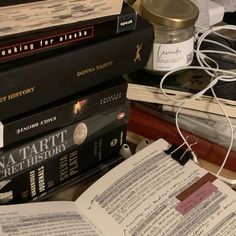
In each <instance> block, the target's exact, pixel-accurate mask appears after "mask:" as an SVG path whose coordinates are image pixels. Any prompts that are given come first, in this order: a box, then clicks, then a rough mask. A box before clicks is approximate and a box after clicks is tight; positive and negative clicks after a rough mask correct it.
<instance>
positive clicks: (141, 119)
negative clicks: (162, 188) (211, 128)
mask: <svg viewBox="0 0 236 236" xmlns="http://www.w3.org/2000/svg"><path fill="white" fill-rule="evenodd" d="M128 130H130V131H132V132H134V133H137V134H140V135H142V136H144V137H147V138H150V139H152V140H156V139H158V138H164V139H166V140H168V142H170V143H176V144H177V145H180V144H182V143H183V140H182V139H181V137H180V135H179V133H178V131H177V129H176V126H175V124H173V123H172V122H170V121H167V120H165V119H161V118H159V117H157V116H155V115H152V114H150V113H148V112H145V111H143V110H140V109H138V108H137V107H135V106H134V105H132V106H131V110H130V119H129V124H128ZM181 131H182V133H183V135H184V136H185V137H187V136H189V137H192V136H194V137H196V139H197V144H196V145H193V146H192V149H193V151H194V152H195V154H196V155H197V157H199V158H200V159H202V160H206V161H208V162H211V163H214V164H216V165H218V166H221V164H222V163H223V161H224V158H225V155H226V152H227V149H226V148H225V147H223V146H220V145H218V144H215V143H213V142H211V141H209V140H207V139H204V138H202V137H200V136H198V135H195V134H192V133H191V132H188V131H186V130H183V129H181ZM225 168H226V169H229V170H232V171H236V153H235V152H234V151H231V152H230V154H229V157H228V160H227V162H226V164H225Z"/></svg>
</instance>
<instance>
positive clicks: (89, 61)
mask: <svg viewBox="0 0 236 236" xmlns="http://www.w3.org/2000/svg"><path fill="white" fill-rule="evenodd" d="M153 40H154V35H153V26H152V25H151V24H150V23H149V22H148V21H146V20H145V19H143V18H142V17H138V21H137V26H136V29H135V30H133V31H131V32H128V33H124V34H120V35H118V36H117V37H113V38H110V39H107V40H105V41H100V42H96V43H91V44H88V45H86V46H84V47H79V48H78V47H75V48H74V47H73V48H71V49H70V50H69V51H68V50H65V51H64V52H57V53H55V55H51V56H49V55H46V54H45V55H41V56H40V55H35V56H34V59H32V58H30V59H29V58H23V59H22V60H17V61H13V62H8V63H4V64H2V65H1V68H0V81H1V87H0V120H4V119H7V118H11V117H13V116H16V115H18V114H22V113H24V112H27V111H30V110H32V109H35V108H38V107H40V106H43V105H46V104H48V103H51V102H55V101H57V100H58V99H62V98H65V97H67V96H70V95H73V94H75V93H79V92H81V91H84V90H86V89H88V88H91V87H95V86H97V85H99V84H102V83H103V82H106V81H108V80H112V79H114V78H116V77H118V76H121V75H122V74H126V73H131V72H133V71H135V70H138V69H140V68H142V67H144V66H145V65H146V63H147V60H148V58H149V54H150V52H151V49H152V42H153ZM56 51H57V50H56ZM124 52H125V53H124ZM24 59H25V60H24ZM26 59H27V60H26ZM23 104H24V105H23Z"/></svg>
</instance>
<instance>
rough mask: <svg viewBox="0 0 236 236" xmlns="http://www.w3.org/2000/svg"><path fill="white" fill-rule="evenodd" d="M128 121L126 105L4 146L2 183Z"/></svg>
mask: <svg viewBox="0 0 236 236" xmlns="http://www.w3.org/2000/svg"><path fill="white" fill-rule="evenodd" d="M128 118H129V103H128V102H127V103H125V104H122V105H120V106H115V107H113V108H110V109H106V110H104V111H102V112H100V113H99V114H95V115H93V116H90V117H88V118H86V119H84V120H80V121H78V122H75V123H72V124H70V125H68V126H64V127H62V128H59V129H57V130H54V131H51V132H47V133H45V134H43V135H39V136H36V137H35V138H34V139H27V140H24V141H23V142H19V143H17V144H16V145H9V146H7V147H4V148H2V149H1V151H0V180H4V179H9V178H12V177H13V176H14V175H16V174H17V173H19V172H21V171H24V170H25V169H26V168H29V167H31V166H34V165H36V164H38V163H40V162H42V161H45V160H47V159H49V158H52V157H54V156H56V155H61V154H62V153H63V152H64V151H67V150H69V149H71V148H75V147H78V146H79V145H82V144H85V143H87V142H89V141H91V140H93V139H95V138H96V137H98V136H99V135H100V134H101V132H106V131H107V130H110V129H111V128H115V127H117V126H119V125H121V124H127V123H128Z"/></svg>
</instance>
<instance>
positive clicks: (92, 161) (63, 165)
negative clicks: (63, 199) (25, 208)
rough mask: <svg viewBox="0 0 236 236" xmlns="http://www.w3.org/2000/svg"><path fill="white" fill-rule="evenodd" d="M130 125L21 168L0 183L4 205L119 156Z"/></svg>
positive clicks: (29, 198) (54, 186)
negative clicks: (16, 173)
mask: <svg viewBox="0 0 236 236" xmlns="http://www.w3.org/2000/svg"><path fill="white" fill-rule="evenodd" d="M126 130H127V124H122V125H120V126H119V127H115V126H114V128H113V127H112V126H111V127H110V129H109V130H106V132H103V131H102V130H101V132H100V134H99V136H98V137H96V138H94V139H92V140H91V141H89V142H87V143H84V144H82V145H79V146H73V147H72V148H69V150H65V151H64V152H62V153H61V154H59V155H56V156H54V157H51V158H49V159H47V160H45V161H42V162H40V163H39V164H36V165H33V166H32V167H30V168H27V169H25V170H23V171H21V172H20V173H19V174H18V175H16V176H15V177H13V178H9V179H6V180H3V181H1V182H0V185H1V189H0V204H13V203H22V202H28V201H33V200H35V199H39V198H40V196H43V195H47V192H48V191H50V190H54V191H55V189H58V188H60V186H61V185H63V184H66V183H69V182H71V181H74V180H75V179H77V178H78V177H79V176H80V175H82V174H83V173H85V172H86V171H89V170H90V169H91V168H95V167H96V166H97V165H99V164H101V163H102V162H104V161H105V160H109V159H111V158H113V157H115V156H117V157H118V155H119V151H120V148H121V146H122V145H123V144H124V143H125V139H126V138H125V137H126Z"/></svg>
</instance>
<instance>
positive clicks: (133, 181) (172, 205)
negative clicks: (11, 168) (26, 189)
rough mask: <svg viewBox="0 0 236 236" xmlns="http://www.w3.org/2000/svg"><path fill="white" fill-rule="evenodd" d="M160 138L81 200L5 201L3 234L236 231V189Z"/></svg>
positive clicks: (1, 218)
mask: <svg viewBox="0 0 236 236" xmlns="http://www.w3.org/2000/svg"><path fill="white" fill-rule="evenodd" d="M170 146H171V145H170V144H168V143H167V142H166V141H165V140H163V139H160V140H157V141H155V142H153V143H152V144H150V145H149V146H148V147H146V148H144V149H142V150H141V151H140V152H138V153H137V154H135V155H133V156H132V157H130V158H129V159H127V160H126V161H124V162H122V163H121V164H119V165H118V166H116V167H115V168H114V169H113V170H111V171H110V172H108V173H107V174H106V175H104V176H103V177H102V178H100V179H99V180H98V181H97V182H95V183H94V184H93V185H92V186H91V187H90V188H88V189H87V190H86V191H85V192H84V193H83V194H82V195H81V196H80V197H79V198H78V199H77V200H76V201H75V202H70V201H55V202H53V201H52V202H40V203H28V204H19V205H9V206H1V207H0V235H1V236H6V235H8V236H9V235H11V236H14V235H31V236H32V235H79V236H80V235H83V236H85V235H86V236H88V235H93V236H95V235H96V236H98V235H109V236H111V235H112V236H116V235H117V236H121V235H124V236H128V235H132V236H135V235H137V236H139V235H152V236H153V235H158V236H159V235H160V236H161V235H163V236H166V235H169V236H175V235H181V236H185V235H198V236H200V235H201V236H202V235H227V236H229V235H236V212H235V209H236V192H234V191H233V190H232V189H231V188H230V187H229V186H227V185H226V184H224V183H223V182H221V181H220V180H218V179H216V177H215V176H213V175H212V174H210V173H208V172H207V171H205V170H204V169H202V168H200V167H198V166H197V165H196V164H195V163H193V162H192V161H191V160H190V161H188V162H187V163H186V164H185V165H184V166H182V165H180V164H179V163H178V162H177V161H175V160H174V159H172V158H171V157H170V156H169V155H167V154H166V153H165V150H167V149H169V147H170Z"/></svg>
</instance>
